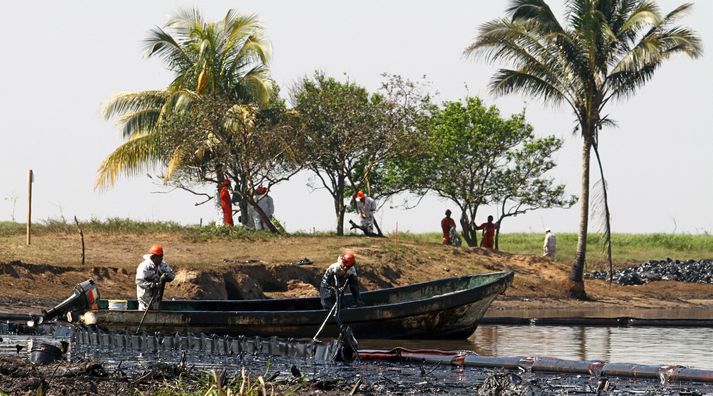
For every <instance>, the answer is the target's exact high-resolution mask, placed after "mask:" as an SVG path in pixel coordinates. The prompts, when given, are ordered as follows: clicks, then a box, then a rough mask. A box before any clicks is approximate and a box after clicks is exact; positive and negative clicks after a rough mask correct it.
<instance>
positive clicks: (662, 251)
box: [0, 219, 713, 270]
mask: <svg viewBox="0 0 713 396" xmlns="http://www.w3.org/2000/svg"><path fill="white" fill-rule="evenodd" d="M81 226H82V229H83V231H84V233H85V234H139V235H150V234H178V235H180V237H182V238H186V239H187V240H192V241H196V240H198V241H200V240H208V239H228V240H230V239H249V240H269V239H272V238H274V236H272V235H270V234H269V233H267V232H263V231H261V232H254V231H250V230H245V229H243V228H241V227H235V228H232V229H231V228H224V227H215V226H204V227H199V226H182V225H180V224H177V223H171V222H141V221H133V220H127V219H108V220H106V221H98V220H91V221H87V222H82V223H81ZM32 230H33V234H35V235H48V234H76V233H77V228H76V225H75V224H74V223H73V222H69V221H65V220H46V221H43V222H41V223H39V224H34V225H33V228H32ZM24 233H25V225H24V224H22V223H14V222H0V238H3V237H12V236H14V237H17V236H18V235H22V234H24ZM304 235H309V236H315V235H325V236H327V235H334V234H332V233H318V234H293V235H292V237H294V238H299V237H301V236H304ZM388 236H389V237H390V238H393V237H394V235H388ZM543 237H544V236H543V235H542V234H530V233H507V234H502V235H501V236H500V250H502V251H505V252H509V253H516V254H541V253H542V242H543ZM398 238H399V239H402V240H408V241H413V242H419V243H429V244H430V243H433V244H439V243H440V242H441V236H440V234H439V233H425V234H412V233H400V234H399V235H398ZM612 242H613V245H612V248H613V256H614V261H615V262H616V263H618V264H619V265H622V264H627V263H634V262H636V263H640V262H644V261H646V260H650V259H665V258H667V257H670V258H672V259H679V260H684V259H704V258H713V235H710V234H699V235H693V234H614V235H613V236H612ZM576 245H577V235H576V234H574V233H567V234H557V260H558V261H569V260H573V259H574V253H575V249H576ZM587 246H588V249H587V262H588V270H593V269H598V268H603V265H604V263H605V261H606V253H605V252H604V250H603V248H602V246H603V245H602V243H601V241H600V239H599V236H598V235H596V234H590V237H589V240H588V245H587Z"/></svg>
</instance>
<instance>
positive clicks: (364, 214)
mask: <svg viewBox="0 0 713 396" xmlns="http://www.w3.org/2000/svg"><path fill="white" fill-rule="evenodd" d="M356 209H357V212H358V213H359V218H360V219H361V229H362V230H363V231H364V233H365V234H367V235H374V213H375V212H376V201H374V199H373V198H371V197H369V196H367V195H366V194H364V191H358V192H357V193H356Z"/></svg>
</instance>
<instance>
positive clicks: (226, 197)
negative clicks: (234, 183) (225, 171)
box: [220, 179, 233, 226]
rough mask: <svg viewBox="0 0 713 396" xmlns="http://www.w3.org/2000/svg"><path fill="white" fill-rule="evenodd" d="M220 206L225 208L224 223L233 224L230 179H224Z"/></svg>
mask: <svg viewBox="0 0 713 396" xmlns="http://www.w3.org/2000/svg"><path fill="white" fill-rule="evenodd" d="M220 207H221V208H222V209H223V224H224V225H230V226H232V225H233V201H232V195H231V194H230V180H228V179H225V180H223V185H222V186H221V187H220Z"/></svg>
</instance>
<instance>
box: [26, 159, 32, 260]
mask: <svg viewBox="0 0 713 396" xmlns="http://www.w3.org/2000/svg"><path fill="white" fill-rule="evenodd" d="M31 231H32V169H30V171H29V172H28V174H27V246H30V243H32V236H31V235H32V234H31Z"/></svg>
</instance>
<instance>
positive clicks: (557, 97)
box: [490, 69, 571, 105]
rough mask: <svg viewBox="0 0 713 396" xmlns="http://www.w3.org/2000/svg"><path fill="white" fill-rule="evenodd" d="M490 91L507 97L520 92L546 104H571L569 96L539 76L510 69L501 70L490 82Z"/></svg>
mask: <svg viewBox="0 0 713 396" xmlns="http://www.w3.org/2000/svg"><path fill="white" fill-rule="evenodd" d="M490 91H491V92H492V93H493V94H495V95H507V94H510V93H513V92H520V93H522V94H524V95H527V96H530V97H535V98H541V99H542V100H544V102H545V103H549V104H552V105H558V104H560V103H561V102H563V101H565V102H568V103H570V104H571V102H570V100H569V99H568V97H567V94H566V93H564V92H561V91H559V90H558V89H557V87H554V86H553V85H552V84H549V83H547V82H546V81H544V80H542V79H541V78H539V77H538V76H533V75H531V74H528V73H526V72H522V71H519V70H510V69H499V70H498V71H497V72H496V73H495V75H494V76H493V78H492V80H491V82H490Z"/></svg>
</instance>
